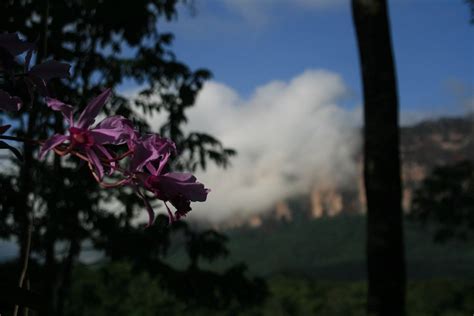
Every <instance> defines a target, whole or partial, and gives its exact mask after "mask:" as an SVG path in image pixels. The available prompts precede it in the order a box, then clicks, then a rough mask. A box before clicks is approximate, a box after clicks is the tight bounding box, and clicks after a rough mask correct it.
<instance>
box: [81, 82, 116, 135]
mask: <svg viewBox="0 0 474 316" xmlns="http://www.w3.org/2000/svg"><path fill="white" fill-rule="evenodd" d="M111 93H112V90H111V89H106V90H104V92H102V93H101V94H99V95H98V96H96V97H95V98H93V99H92V100H91V101H90V102H89V104H87V106H86V108H85V109H84V111H82V113H81V115H80V116H79V120H78V121H77V124H76V126H77V127H79V128H87V127H89V126H91V125H92V124H93V123H94V121H95V117H96V116H97V115H98V114H99V112H100V111H101V110H102V108H103V107H104V104H105V102H107V99H108V98H109V96H110V94H111Z"/></svg>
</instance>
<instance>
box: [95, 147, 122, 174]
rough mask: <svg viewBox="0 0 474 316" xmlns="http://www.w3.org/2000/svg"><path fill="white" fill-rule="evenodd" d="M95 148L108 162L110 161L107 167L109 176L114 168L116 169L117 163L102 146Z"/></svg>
mask: <svg viewBox="0 0 474 316" xmlns="http://www.w3.org/2000/svg"><path fill="white" fill-rule="evenodd" d="M95 148H97V149H98V150H99V151H100V152H101V153H102V154H103V155H104V156H105V158H107V159H108V160H110V162H109V165H110V167H111V168H110V171H109V175H111V174H112V173H113V172H114V170H115V168H116V167H117V163H116V162H115V161H113V159H114V157H112V155H111V154H110V153H109V151H108V150H107V149H106V148H105V147H104V146H102V145H96V146H95Z"/></svg>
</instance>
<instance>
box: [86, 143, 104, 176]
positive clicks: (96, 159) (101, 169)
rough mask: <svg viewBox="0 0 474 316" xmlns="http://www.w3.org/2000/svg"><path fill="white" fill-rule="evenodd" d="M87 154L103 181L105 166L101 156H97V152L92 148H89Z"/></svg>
mask: <svg viewBox="0 0 474 316" xmlns="http://www.w3.org/2000/svg"><path fill="white" fill-rule="evenodd" d="M86 155H87V158H89V162H90V163H91V164H92V166H93V167H94V169H95V171H96V172H97V176H98V177H99V181H102V178H104V166H102V163H101V162H100V159H99V156H97V154H96V153H95V152H94V150H92V149H87V150H86Z"/></svg>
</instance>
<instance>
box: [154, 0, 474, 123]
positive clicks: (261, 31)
mask: <svg viewBox="0 0 474 316" xmlns="http://www.w3.org/2000/svg"><path fill="white" fill-rule="evenodd" d="M194 5H195V8H196V14H195V15H192V14H191V13H190V10H189V9H188V8H186V7H182V8H181V10H180V13H179V17H178V20H177V21H173V22H171V23H166V24H164V23H162V24H161V25H159V27H160V28H161V30H162V31H171V32H173V33H174V34H175V36H176V38H175V42H174V45H173V49H174V51H175V52H176V54H177V56H178V58H179V59H181V60H183V61H184V62H186V63H188V64H189V65H190V66H191V67H193V68H195V67H205V68H208V69H210V70H211V71H212V72H213V74H214V78H213V79H214V80H215V81H217V82H220V83H223V84H225V85H227V86H229V87H231V88H232V89H234V90H235V91H237V92H238V93H239V95H240V96H241V97H243V98H248V97H250V96H251V95H252V94H253V93H254V90H255V89H256V88H257V87H258V86H261V85H264V84H266V83H268V82H271V81H273V80H283V81H287V80H290V79H291V78H293V77H295V76H297V75H298V74H301V73H303V72H304V71H305V70H307V69H326V70H329V71H331V72H335V73H337V74H339V75H340V76H342V78H343V80H344V82H345V84H346V85H347V87H348V88H349V89H350V91H351V97H350V98H349V99H348V100H346V101H345V104H346V105H347V106H354V105H357V104H360V102H361V100H362V96H361V84H360V77H359V76H360V73H359V64H358V55H357V48H356V42H355V34H354V29H353V25H352V19H351V12H350V5H349V1H346V0H332V1H331V0H271V1H270V0H259V1H251V0H195V3H194ZM389 8H390V15H391V26H392V40H393V44H394V50H395V58H396V66H397V73H398V82H399V96H400V105H401V109H402V111H404V112H408V113H413V114H414V115H416V114H417V113H418V112H422V113H423V112H431V113H436V114H445V113H451V114H456V113H462V112H464V111H465V107H464V108H463V106H462V104H463V103H466V102H467V101H466V100H467V99H468V98H471V97H472V95H473V82H474V60H473V58H474V57H473V56H474V55H473V54H474V38H473V31H474V26H473V25H470V24H469V10H468V6H467V5H466V4H465V3H464V1H463V0H396V1H395V0H393V1H389Z"/></svg>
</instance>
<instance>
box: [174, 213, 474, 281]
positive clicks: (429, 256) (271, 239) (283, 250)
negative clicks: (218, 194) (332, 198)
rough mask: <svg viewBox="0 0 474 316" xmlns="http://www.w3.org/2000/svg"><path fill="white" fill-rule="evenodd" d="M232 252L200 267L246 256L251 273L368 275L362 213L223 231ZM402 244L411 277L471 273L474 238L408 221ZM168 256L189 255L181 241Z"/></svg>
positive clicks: (181, 259) (179, 260) (182, 260)
mask: <svg viewBox="0 0 474 316" xmlns="http://www.w3.org/2000/svg"><path fill="white" fill-rule="evenodd" d="M226 234H227V235H228V236H229V242H228V249H229V252H230V256H229V257H227V258H225V259H219V260H217V261H215V262H213V263H211V264H202V266H203V267H204V268H207V269H212V270H222V269H224V268H225V267H227V266H229V265H230V264H232V263H235V262H242V261H243V262H245V263H247V265H248V267H249V272H250V273H251V274H255V275H259V276H264V277H269V276H273V275H277V274H283V273H284V274H285V275H288V274H290V275H293V276H307V277H311V278H315V279H318V280H343V281H347V280H353V281H362V280H365V278H366V266H365V256H364V254H365V250H364V249H365V246H364V244H365V217H363V216H339V217H334V218H324V219H320V220H314V221H310V220H307V219H303V218H300V219H296V220H295V221H293V222H289V223H284V222H280V223H276V222H273V223H267V224H264V226H262V227H260V228H259V229H250V228H239V229H234V230H230V231H227V232H226ZM405 243H406V245H405V248H406V257H407V268H408V277H409V278H410V279H426V278H433V277H436V278H437V277H442V278H460V279H462V278H464V279H465V278H470V279H474V240H471V241H457V240H453V241H449V242H446V243H443V244H438V243H435V242H434V241H433V230H432V228H431V227H430V226H423V225H421V224H418V223H413V222H410V221H407V222H406V223H405ZM168 261H169V262H170V263H172V264H173V266H178V267H182V268H184V267H186V266H187V264H188V261H187V259H186V257H185V255H184V253H183V251H182V249H180V248H179V247H175V248H174V251H173V250H172V255H171V256H170V257H169V258H168Z"/></svg>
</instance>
